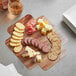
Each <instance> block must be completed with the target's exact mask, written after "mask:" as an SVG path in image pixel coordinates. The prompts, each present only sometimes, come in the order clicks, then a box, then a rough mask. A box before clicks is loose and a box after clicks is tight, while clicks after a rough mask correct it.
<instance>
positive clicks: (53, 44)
mask: <svg viewBox="0 0 76 76" xmlns="http://www.w3.org/2000/svg"><path fill="white" fill-rule="evenodd" d="M39 19H41V20H40V21H42V19H43V21H44V22H45V23H46V24H47V23H48V24H49V25H50V26H51V27H52V28H51V27H49V28H50V29H49V28H48V30H50V31H49V32H47V33H46V32H45V31H42V30H38V29H39V27H38V29H37V28H36V26H37V25H38V22H40V21H38V20H39ZM43 21H42V22H43ZM47 21H48V20H47V19H46V18H45V17H44V16H41V17H39V18H37V19H34V18H33V17H32V16H31V15H29V14H28V15H26V16H25V17H23V18H22V19H20V20H19V21H17V22H16V23H15V24H13V25H11V26H10V27H8V30H7V31H8V33H9V34H10V35H11V36H10V37H9V38H8V39H7V40H6V41H5V43H6V45H7V46H8V47H9V48H10V49H11V50H12V51H13V53H14V54H15V55H16V56H17V57H18V58H19V59H20V61H21V62H22V63H23V64H24V65H25V66H26V67H27V68H29V69H32V68H34V67H35V66H36V65H39V66H40V67H41V68H42V69H43V70H48V69H49V68H51V67H52V66H53V65H55V64H56V63H57V62H58V61H59V60H60V59H61V58H62V57H63V56H64V51H62V45H61V44H62V43H61V39H60V37H59V36H58V34H57V33H56V32H55V31H54V30H51V29H54V28H53V26H52V25H51V24H50V23H49V22H47ZM18 23H21V24H23V25H24V26H25V28H28V30H29V29H30V30H31V31H30V30H29V32H28V30H27V29H25V28H24V27H21V28H20V27H19V29H21V30H20V31H19V30H18V29H16V28H17V27H18V26H16V25H18ZM30 23H31V24H33V25H34V27H35V29H34V27H33V28H32V29H31V28H30V27H27V25H29V26H30ZM45 23H43V24H44V25H45ZM43 24H42V23H40V25H41V27H44V26H43ZM23 25H22V26H23ZM15 27H16V28H15ZM23 28H24V29H25V30H24V32H23V33H21V32H22V31H23ZM43 30H45V29H43ZM16 31H17V32H18V33H17V32H16ZM41 31H42V32H41ZM19 32H20V34H19ZM12 35H14V36H15V35H18V37H14V36H12ZM22 36H23V37H22ZM12 38H15V40H14V39H12ZM20 38H21V40H20ZM11 41H14V42H15V43H16V44H12V43H11ZM16 41H17V42H20V41H21V44H17V42H16ZM19 45H20V47H18V46H19ZM14 46H15V47H16V48H15V47H14ZM17 47H18V48H17ZM20 48H21V50H19V49H20ZM28 49H29V50H30V51H29V50H28ZM26 50H28V52H29V54H27V52H26ZM31 50H32V51H33V54H32V53H31ZM18 51H19V52H18ZM37 53H38V54H39V55H37ZM26 54H27V57H26ZM36 58H38V62H37V59H36Z"/></svg>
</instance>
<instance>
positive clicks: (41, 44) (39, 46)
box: [38, 42, 44, 50]
mask: <svg viewBox="0 0 76 76" xmlns="http://www.w3.org/2000/svg"><path fill="white" fill-rule="evenodd" d="M43 47H44V44H43V43H41V42H39V45H38V48H39V49H40V50H42V48H43Z"/></svg>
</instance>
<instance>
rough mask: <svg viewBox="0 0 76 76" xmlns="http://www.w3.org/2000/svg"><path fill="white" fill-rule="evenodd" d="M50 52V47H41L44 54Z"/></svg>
mask: <svg viewBox="0 0 76 76" xmlns="http://www.w3.org/2000/svg"><path fill="white" fill-rule="evenodd" d="M49 51H50V47H49V46H46V45H45V46H43V48H42V52H44V53H48V52H49Z"/></svg>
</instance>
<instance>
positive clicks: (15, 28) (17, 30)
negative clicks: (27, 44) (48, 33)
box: [14, 27, 24, 33]
mask: <svg viewBox="0 0 76 76" xmlns="http://www.w3.org/2000/svg"><path fill="white" fill-rule="evenodd" d="M14 30H15V31H16V32H19V33H23V32H24V30H19V29H18V28H17V27H14Z"/></svg>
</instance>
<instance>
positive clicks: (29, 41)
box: [27, 37, 33, 45]
mask: <svg viewBox="0 0 76 76" xmlns="http://www.w3.org/2000/svg"><path fill="white" fill-rule="evenodd" d="M32 39H33V38H32V37H30V38H28V40H27V42H28V44H29V45H31V42H32Z"/></svg>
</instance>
